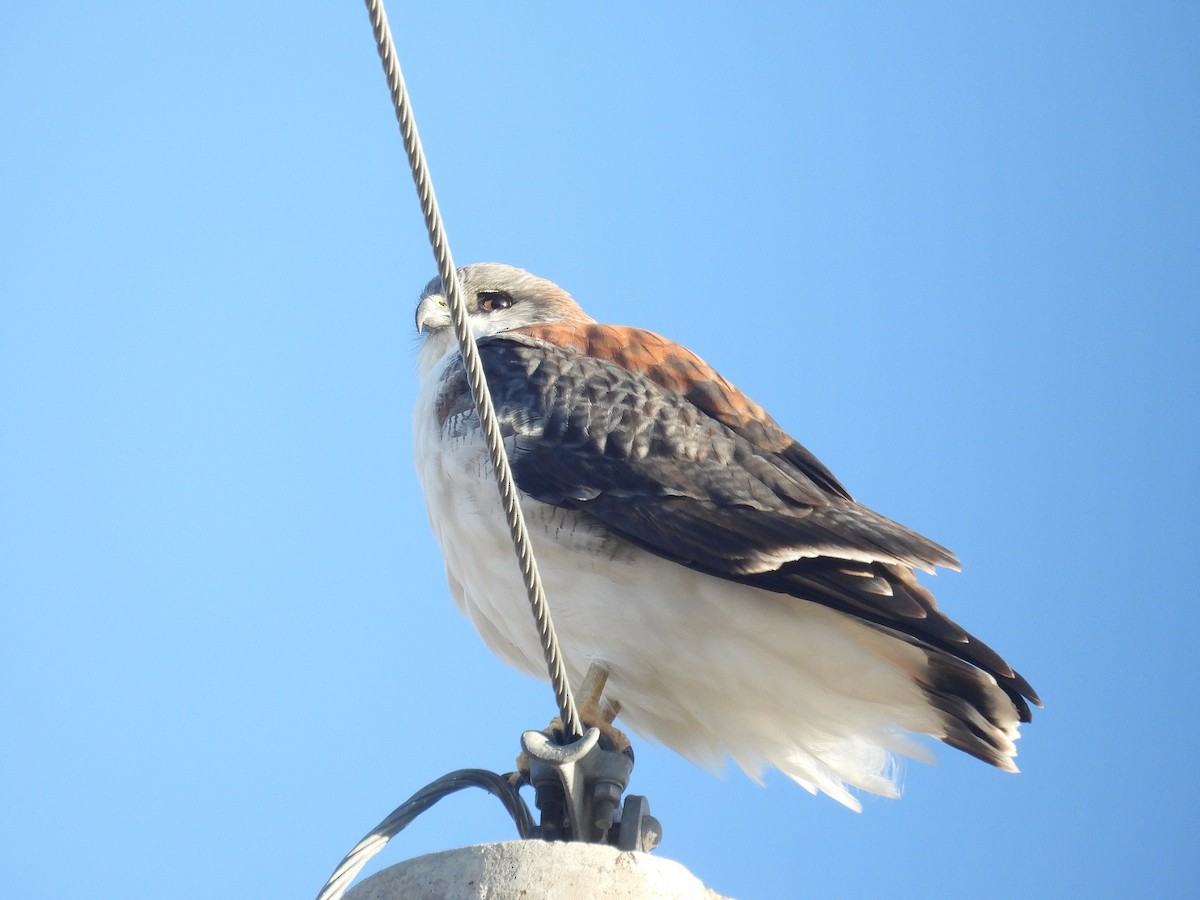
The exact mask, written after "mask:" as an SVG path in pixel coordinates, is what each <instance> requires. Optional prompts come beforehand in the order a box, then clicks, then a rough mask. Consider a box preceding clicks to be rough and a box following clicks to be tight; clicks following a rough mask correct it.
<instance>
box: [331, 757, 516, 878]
mask: <svg viewBox="0 0 1200 900" xmlns="http://www.w3.org/2000/svg"><path fill="white" fill-rule="evenodd" d="M510 778H511V776H507V775H497V774H496V773H495V772H488V771H486V770H485V769H459V770H458V771H457V772H451V773H450V774H449V775H443V776H442V777H441V778H439V779H438V780H437V781H434V782H431V783H430V784H427V785H425V787H423V788H421V790H419V791H417V792H416V793H415V794H413V795H412V796H411V797H409V798H408V799H407V800H405V801H404V802H403V803H401V804H400V805H399V806H398V807H396V809H395V810H393V811H392V814H391V815H389V816H388V817H387V818H386V819H384V820H383V821H382V822H380V823H379V824H378V825H376V826H375V827H374V828H372V829H371V833H370V834H368V835H367V836H366V837H364V838H363V839H362V840H361V841H359V842H358V843H357V844H355V845H354V848H353V849H352V850H351V851H350V852H349V853H347V854H346V856H345V858H344V859H343V860H342V861H341V862H340V863H338V866H337V868H336V869H334V870H333V874H332V875H330V876H329V880H328V881H326V882H325V886H324V887H323V888H321V893H319V894H318V895H317V900H341V897H342V895H343V894H345V893H346V888H348V887H349V886H350V882H352V881H353V880H354V879H355V877H356V876H357V875H358V873H359V872H361V871H362V867H363V866H365V865H366V864H367V862H368V861H369V860H370V859H371V857H372V856H374V855H375V854H376V853H378V852H379V851H380V850H382V849H383V847H384V845H385V844H387V842H388V841H390V840H391V839H392V838H394V837H395V836H396V835H397V834H399V833H400V832H401V831H403V830H404V829H405V828H406V827H407V826H408V825H409V823H411V822H412V820H413V819H415V818H416V817H417V816H419V815H420V814H421V813H423V812H425V810H427V809H429V807H431V806H433V804H435V803H437V802H438V801H439V800H441V799H442V798H443V797H447V796H449V795H450V794H453V793H454V792H455V791H461V790H462V789H463V788H468V787H480V788H483V789H484V790H485V791H487V792H488V793H489V794H493V795H494V796H496V797H499V798H500V802H501V803H503V804H504V808H505V809H506V810H507V811H508V814H509V815H510V816H512V819H513V822H514V823H516V826H517V834H518V835H519V836H520V837H521V839H522V840H525V839H526V838H532V837H537V826H536V825H535V824H534V822H533V816H532V814H531V813H530V812H529V807H528V806H526V805H525V801H524V800H522V799H521V795H520V793H518V791H517V787H516V786H515V785H514V784H513V782H512V781H511V780H510Z"/></svg>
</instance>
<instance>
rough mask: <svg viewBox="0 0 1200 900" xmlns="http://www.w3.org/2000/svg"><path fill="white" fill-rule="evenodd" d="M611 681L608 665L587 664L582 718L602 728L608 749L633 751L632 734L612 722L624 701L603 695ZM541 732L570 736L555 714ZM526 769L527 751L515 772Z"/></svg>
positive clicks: (555, 736) (563, 737) (557, 737)
mask: <svg viewBox="0 0 1200 900" xmlns="http://www.w3.org/2000/svg"><path fill="white" fill-rule="evenodd" d="M606 684H608V669H606V668H604V666H601V665H599V664H597V663H592V664H591V665H590V666H588V670H587V675H585V676H584V678H583V684H582V685H580V688H579V695H578V696H579V702H578V703H577V704H576V706H577V708H578V710H579V719H580V721H581V722H582V723H583V726H584V727H585V728H596V729H598V730H599V731H600V739H601V741H602V742H603V743H605V744H607V745H609V746H608V747H607V748H606V749H611V750H615V751H616V752H618V753H630V754H631V753H632V752H633V749H632V745H631V744H630V742H629V738H627V737H626V736H625V733H624V732H623V731H621V730H620V729H619V728H616V727H614V726H613V719H615V718H616V717H617V714H618V713H619V712H620V711H621V703H620V701H619V700H612V699H606V698H605V697H604V687H605V685H606ZM542 733H543V734H545V735H548V736H549V737H550V738H551V739H552V740H554V741H555V742H563V741H565V740H566V738H567V729H566V726H565V725H563V720H562V717H561V716H555V717H554V718H553V719H551V720H550V724H549V725H547V726H546V727H545V728H544V729H543V730H542ZM520 773H525V775H526V776H528V774H529V757H528V756H527V755H526V754H525V752H524V751H522V752H521V754H520V755H519V756H518V757H517V772H516V773H514V774H520Z"/></svg>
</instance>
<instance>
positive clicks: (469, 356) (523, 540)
mask: <svg viewBox="0 0 1200 900" xmlns="http://www.w3.org/2000/svg"><path fill="white" fill-rule="evenodd" d="M366 4H367V13H368V15H370V17H371V28H372V29H373V30H374V32H375V44H376V46H377V48H378V49H379V60H380V62H382V63H383V72H384V75H386V76H387V80H388V87H389V88H390V90H391V93H392V104H393V105H394V106H395V108H396V121H397V122H398V123H399V125H400V135H401V136H402V137H403V138H404V149H405V151H406V152H407V153H408V164H409V167H410V168H411V169H412V175H413V181H414V182H415V184H416V186H417V197H418V198H419V199H420V201H421V212H422V213H424V215H425V228H426V230H427V231H428V232H429V243H430V246H431V247H432V248H433V255H434V258H435V259H436V260H437V265H438V274H439V275H440V276H441V279H442V289H443V290H444V291H445V293H446V302H447V304H448V305H449V307H450V319H451V322H452V324H453V326H454V335H455V337H457V338H458V346H459V349H460V350H461V352H462V358H463V365H464V367H465V368H466V372H467V381H468V382H469V383H470V385H471V395H472V396H473V397H474V398H475V406H476V408H477V409H478V410H479V422H480V425H482V426H483V433H484V439H485V440H486V441H487V448H488V453H489V454H490V455H491V458H492V466H493V468H494V469H495V472H496V482H497V484H498V486H499V488H500V501H501V503H502V504H503V506H504V516H505V518H506V519H507V521H508V530H509V534H510V535H511V536H512V541H513V547H514V548H515V550H516V554H517V560H518V562H519V563H520V567H521V577H522V578H523V579H524V581H525V592H526V593H527V594H528V595H529V606H530V609H531V610H532V611H533V619H534V622H535V624H536V625H537V632H538V639H539V641H540V642H541V645H542V653H543V655H544V656H545V657H546V668H547V670H548V671H549V673H550V684H551V686H552V687H553V688H554V699H555V700H556V701H557V703H558V708H559V711H560V713H561V715H562V720H563V726H564V729H565V730H566V731H567V733H568V734H569V735H570V736H571V738H572V739H578V738H580V737H582V736H583V727H582V725H581V723H580V721H579V712H578V711H577V710H576V708H575V698H574V697H573V696H572V694H571V686H570V684H569V683H568V681H567V672H566V668H565V667H564V666H563V659H562V653H561V652H560V651H559V647H558V638H557V637H556V636H555V634H554V625H553V623H552V622H551V621H550V608H549V606H548V605H547V603H546V594H545V591H544V590H543V589H542V579H541V576H540V575H539V574H538V568H537V562H536V561H535V560H534V558H533V547H532V545H531V544H530V540H529V532H528V530H527V529H526V528H525V517H524V515H523V514H522V512H521V504H520V502H519V500H518V498H517V487H516V484H515V482H514V481H513V475H512V469H511V467H510V466H509V464H508V456H507V454H506V453H505V452H504V436H503V435H502V434H501V433H500V423H499V422H498V421H497V420H496V409H495V407H494V406H493V405H492V397H491V394H490V393H489V391H488V386H487V380H486V379H485V378H484V375H483V363H482V362H481V361H480V359H479V350H478V348H476V346H475V339H474V337H473V336H472V334H471V325H470V323H469V322H468V321H467V316H466V310H465V307H464V304H463V302H462V288H461V287H460V285H459V283H458V272H457V270H456V269H455V267H454V260H453V258H452V257H451V256H450V242H449V240H448V239H447V237H446V230H445V227H444V225H443V224H442V215H441V212H440V211H439V210H438V205H437V198H436V197H435V196H434V194H433V182H432V180H431V179H430V177H429V167H428V166H427V164H426V162H425V151H424V150H423V149H422V147H421V138H420V136H419V135H418V134H417V126H416V122H415V121H414V120H413V116H412V109H411V104H410V102H409V98H408V89H407V88H406V87H405V86H404V77H403V75H401V74H400V62H399V59H398V58H397V55H396V46H395V44H394V43H393V42H392V30H391V28H390V27H389V26H388V20H387V13H386V12H384V9H383V0H366Z"/></svg>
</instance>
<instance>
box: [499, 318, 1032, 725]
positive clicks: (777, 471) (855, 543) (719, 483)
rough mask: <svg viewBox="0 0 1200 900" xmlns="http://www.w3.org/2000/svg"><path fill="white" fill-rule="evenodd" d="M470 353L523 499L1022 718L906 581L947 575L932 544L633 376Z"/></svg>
mask: <svg viewBox="0 0 1200 900" xmlns="http://www.w3.org/2000/svg"><path fill="white" fill-rule="evenodd" d="M479 346H480V351H481V354H482V357H483V361H484V367H485V371H486V374H487V378H488V383H489V385H490V387H491V390H492V393H493V399H494V400H495V403H496V407H497V412H498V413H499V415H500V417H501V421H502V423H503V424H504V428H505V431H506V433H507V436H509V438H510V441H511V445H512V447H513V452H512V466H513V474H514V476H515V477H516V480H517V484H518V486H519V487H520V489H521V490H522V491H523V492H525V493H526V494H528V495H529V496H531V497H534V498H536V499H538V500H540V501H541V502H543V503H548V504H552V505H554V506H559V507H566V508H570V509H575V510H578V511H581V512H583V513H586V514H588V515H591V516H593V517H595V518H596V519H598V520H599V521H601V522H602V523H604V525H605V526H607V527H608V528H609V529H610V530H612V531H613V532H615V533H616V534H617V535H619V536H620V537H622V538H624V539H625V540H627V541H630V542H631V543H634V544H636V545H638V546H640V547H642V548H644V549H646V550H648V551H650V552H652V553H655V554H657V555H659V556H662V557H665V558H667V559H670V560H673V561H675V562H677V563H679V564H681V565H684V566H688V567H690V568H693V569H697V570H699V571H703V572H706V573H708V574H711V575H715V576H718V577H721V578H726V579H729V580H731V581H736V582H740V583H743V584H749V585H753V586H755V587H760V588H764V589H767V590H770V591H775V592H778V593H782V594H788V595H791V596H793V597H797V598H799V599H802V600H807V601H811V602H814V603H820V604H822V605H825V606H828V607H830V608H833V609H836V610H839V611H841V612H844V613H847V614H849V615H852V616H855V617H857V618H860V619H863V620H865V621H868V622H871V623H873V624H875V625H878V626H880V627H883V628H885V629H889V630H891V631H893V632H896V633H898V634H899V635H904V636H906V637H907V638H909V639H915V640H916V641H917V642H920V643H921V644H923V645H926V646H929V647H932V648H936V649H939V650H942V651H945V652H947V653H949V654H951V655H952V656H954V657H957V658H958V659H960V660H963V661H965V662H968V663H970V664H971V665H973V666H977V667H978V668H980V669H983V670H984V671H986V672H988V673H990V674H991V675H993V676H994V677H995V678H996V680H997V682H998V683H999V684H1000V685H1001V686H1002V687H1003V688H1004V690H1005V692H1006V693H1008V694H1009V695H1010V697H1012V699H1013V701H1014V704H1015V705H1016V706H1017V708H1018V711H1019V713H1020V715H1021V718H1022V720H1028V717H1029V708H1028V705H1027V704H1026V703H1025V700H1024V699H1023V698H1029V699H1030V700H1033V701H1034V702H1037V697H1036V694H1035V693H1034V692H1033V690H1032V688H1031V687H1030V686H1029V684H1028V683H1027V682H1026V681H1025V680H1024V679H1023V678H1021V677H1020V676H1019V675H1017V674H1016V673H1015V672H1014V671H1013V670H1012V669H1011V668H1010V667H1009V666H1008V665H1007V663H1005V662H1004V660H1003V659H1001V657H1000V656H999V655H998V654H996V653H995V652H994V651H993V650H991V648H989V647H988V646H987V645H986V644H983V643H982V642H981V641H979V640H977V639H976V638H973V637H972V636H970V635H969V634H968V633H967V632H966V631H964V630H963V629H961V628H960V627H958V626H957V625H956V624H955V623H954V622H952V621H951V620H950V619H949V618H948V617H946V616H945V615H943V614H942V613H941V612H940V611H939V610H938V609H937V605H936V603H935V602H934V599H933V596H932V595H931V594H930V593H929V592H928V591H927V590H925V589H924V588H923V587H922V586H921V585H920V584H918V583H917V581H916V579H915V577H914V576H913V574H912V571H911V569H912V567H916V568H923V569H927V570H932V569H933V568H934V567H935V566H953V567H957V560H956V559H955V558H954V556H953V554H951V553H950V552H949V551H948V550H946V549H945V548H944V547H941V546H939V545H938V544H935V543H934V542H932V541H930V540H928V539H927V538H924V537H922V536H921V535H919V534H917V533H916V532H914V531H911V530H910V529H907V528H905V527H904V526H902V525H899V524H898V523H896V522H893V521H891V520H890V519H887V518H885V517H883V516H881V515H879V514H877V513H875V512H873V511H871V510H869V509H867V508H866V507H864V506H862V505H861V504H858V503H856V502H855V501H853V500H851V499H849V498H848V497H847V496H843V495H842V494H840V493H832V492H830V491H829V490H828V489H823V486H821V485H818V484H817V483H816V482H814V480H813V479H812V478H810V477H809V475H808V474H806V471H805V467H803V466H800V465H797V464H796V462H794V461H792V460H790V459H789V458H788V457H787V456H786V455H784V454H782V453H777V452H774V451H773V450H770V449H765V448H763V447H761V446H757V445H755V444H754V443H752V442H751V440H749V439H747V438H746V437H744V436H743V435H742V434H739V433H736V432H735V431H733V430H732V429H730V428H729V427H727V426H726V425H724V424H722V423H721V422H719V421H717V420H715V419H714V418H712V417H711V416H709V415H707V414H706V413H705V412H704V411H702V410H701V409H700V408H698V407H697V406H695V405H694V404H693V403H691V402H689V401H688V400H687V399H686V397H685V396H684V395H683V394H681V393H680V392H678V391H673V390H668V389H666V388H664V387H662V386H661V385H660V384H657V383H655V382H653V381H651V380H650V379H649V378H647V377H645V376H644V375H643V374H641V373H638V372H631V371H629V370H627V369H624V368H622V367H621V366H619V365H617V364H615V363H613V362H612V361H610V360H607V359H603V358H598V357H595V356H590V355H586V354H584V353H580V352H578V351H577V350H575V349H574V348H570V347H565V348H564V347H559V346H556V345H554V344H551V343H549V342H548V341H546V340H544V339H541V338H533V337H530V336H527V335H509V336H507V337H506V336H503V335H501V336H496V337H491V338H486V339H484V340H481V341H480V343H479ZM793 443H794V442H793ZM821 469H824V467H821Z"/></svg>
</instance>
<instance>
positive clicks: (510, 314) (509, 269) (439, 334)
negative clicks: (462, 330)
mask: <svg viewBox="0 0 1200 900" xmlns="http://www.w3.org/2000/svg"><path fill="white" fill-rule="evenodd" d="M458 282H459V285H460V286H461V288H462V299H463V302H464V303H465V304H466V308H467V320H468V321H469V322H470V323H471V330H472V332H473V333H474V334H475V337H476V338H481V337H488V336H489V335H493V334H499V333H501V332H503V331H510V330H512V329H513V328H520V327H522V326H524V325H535V324H539V323H543V322H592V321H594V320H593V319H592V318H591V317H589V316H588V315H587V313H585V312H584V311H583V310H582V309H580V308H579V304H578V303H576V302H575V301H574V300H573V299H571V295H570V294H568V293H567V292H566V291H564V290H563V289H562V288H560V287H559V286H558V285H557V284H555V283H554V282H553V281H547V280H546V279H545V278H538V277H537V276H536V275H531V274H530V273H529V272H526V271H525V270H524V269H518V268H515V267H513V266H506V265H503V264H502V263H473V264H471V265H469V266H463V267H462V268H460V269H459V270H458ZM416 325H417V331H418V332H419V333H420V334H421V335H422V336H423V344H422V348H421V356H422V357H423V358H425V359H427V360H429V361H430V362H432V361H433V360H436V359H439V358H441V357H442V356H443V355H444V354H445V353H447V352H449V351H450V350H451V349H452V348H453V347H454V346H455V338H454V329H453V328H451V327H450V308H449V306H448V305H447V301H446V294H445V291H444V290H443V288H442V279H441V278H434V279H433V280H432V281H430V282H429V284H427V285H425V290H424V291H422V292H421V299H420V301H419V302H418V303H417V313H416Z"/></svg>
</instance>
